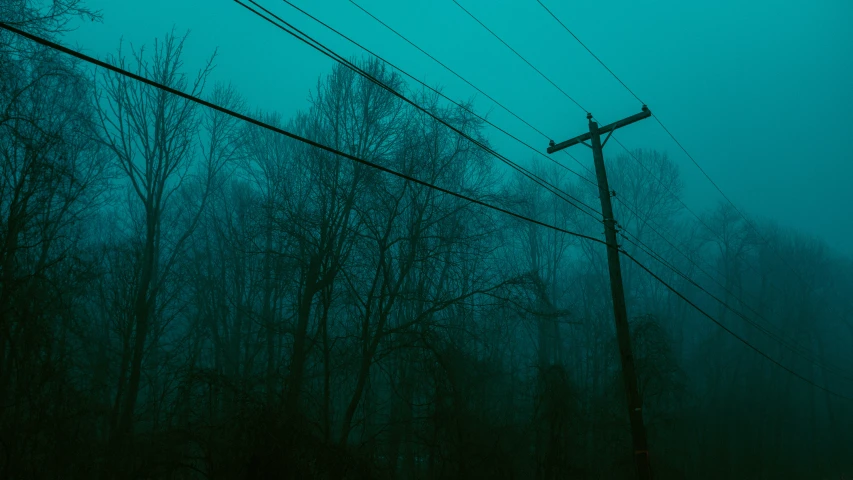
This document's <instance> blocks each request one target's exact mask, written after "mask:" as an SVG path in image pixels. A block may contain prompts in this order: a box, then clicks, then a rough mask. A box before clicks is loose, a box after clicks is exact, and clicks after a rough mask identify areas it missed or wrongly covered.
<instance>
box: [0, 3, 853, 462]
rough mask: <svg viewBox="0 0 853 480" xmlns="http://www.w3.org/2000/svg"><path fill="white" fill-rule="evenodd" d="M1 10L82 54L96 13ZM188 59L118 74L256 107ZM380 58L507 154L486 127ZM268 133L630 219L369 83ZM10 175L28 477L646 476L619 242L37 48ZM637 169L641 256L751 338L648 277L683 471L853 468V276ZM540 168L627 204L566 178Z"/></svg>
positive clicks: (666, 406)
mask: <svg viewBox="0 0 853 480" xmlns="http://www.w3.org/2000/svg"><path fill="white" fill-rule="evenodd" d="M0 13H2V21H4V22H6V23H10V24H12V25H15V26H17V27H18V28H22V29H25V30H27V31H31V32H34V33H37V34H39V35H43V36H46V37H49V38H54V39H61V38H62V34H63V32H65V31H66V30H67V27H68V25H69V22H70V21H73V20H74V19H75V18H78V17H80V16H84V17H90V18H94V19H97V14H96V13H93V12H90V11H88V10H86V9H85V6H84V5H82V4H81V3H80V2H79V1H77V0H56V1H54V2H52V3H50V4H48V5H42V4H41V3H40V2H37V1H31V0H16V1H11V0H4V1H2V2H0ZM184 39H185V37H180V36H176V35H174V34H170V35H167V36H165V37H164V38H162V39H158V40H157V41H156V42H154V43H153V44H152V45H149V48H147V49H141V48H138V49H128V48H127V47H125V48H124V50H121V49H119V50H118V51H117V53H116V54H115V55H114V56H112V57H110V58H109V59H108V60H109V61H110V62H111V63H113V64H116V65H120V66H122V67H123V68H126V69H129V70H131V71H133V72H135V73H139V74H141V75H144V76H146V77H148V78H150V79H152V80H155V81H157V82H159V83H162V84H165V85H167V86H169V87H172V88H176V89H179V90H182V91H185V92H188V93H192V94H193V95H198V96H201V97H203V98H205V99H208V100H210V101H212V102H214V103H217V104H219V105H223V106H226V107H228V108H231V109H234V110H237V111H240V112H250V111H251V110H250V108H249V106H247V105H246V104H245V102H244V101H243V100H242V99H241V97H240V95H239V93H238V92H236V91H235V90H234V89H233V88H232V87H230V86H227V85H220V84H215V83H214V82H212V81H209V80H210V78H209V77H210V73H211V69H212V67H213V65H214V61H215V59H214V58H211V59H210V61H209V62H207V63H206V66H205V67H204V68H202V69H201V70H200V71H197V72H192V71H189V70H188V69H186V68H185V66H184V64H183V62H182V50H183V45H184ZM357 63H358V65H359V67H360V68H361V69H363V70H364V71H365V72H367V73H368V74H369V75H370V76H372V77H374V78H376V79H378V80H380V81H381V82H382V83H384V84H385V85H387V86H390V87H391V88H392V89H394V90H396V91H399V92H404V93H405V95H406V96H408V97H409V98H412V99H413V100H414V101H415V102H416V103H418V104H419V105H423V106H425V108H426V109H427V110H428V111H430V112H432V113H433V114H434V115H435V116H436V117H438V118H440V119H442V121H443V122H447V123H449V124H451V125H453V126H454V127H455V128H457V129H459V130H461V131H463V132H465V134H466V135H468V136H470V137H472V138H475V139H476V140H478V141H479V142H481V143H483V144H486V145H487V144H488V138H487V136H486V131H485V129H484V124H483V122H482V121H481V120H480V119H479V118H478V117H476V116H475V115H473V114H472V113H471V110H470V109H471V108H472V106H471V105H468V104H465V105H463V106H462V107H458V106H455V105H453V106H447V105H446V104H445V103H444V102H442V101H439V100H440V99H439V98H438V97H436V96H435V95H434V94H433V93H430V92H424V91H420V90H417V89H414V88H412V87H411V86H410V85H407V84H406V83H405V82H404V81H403V80H402V79H401V78H400V77H399V76H398V75H396V74H395V73H394V72H392V71H391V70H389V69H387V68H386V67H385V66H384V65H383V64H381V63H380V62H378V61H376V60H373V59H365V60H360V61H358V62H357ZM252 116H254V117H256V118H259V119H261V120H263V121H264V122H267V123H269V124H272V125H276V126H280V127H284V128H287V129H288V130H290V131H294V132H297V133H299V134H300V135H302V136H304V137H307V138H310V139H312V140H315V141H317V142H320V143H322V144H325V145H329V146H331V147H334V148H336V149H339V150H341V151H344V152H347V153H349V154H352V155H355V156H357V157H359V158H363V159H366V160H369V161H371V162H374V163H377V164H379V165H382V166H385V167H388V168H392V169H394V170H396V171H399V172H402V173H404V174H406V175H410V176H413V177H417V178H419V179H422V180H424V181H427V182H429V183H432V184H435V185H438V186H441V187H443V188H446V189H449V190H453V191H456V192H460V193H463V194H465V195H467V196H469V197H472V198H477V199H480V200H483V201H487V202H489V203H493V204H495V205H499V206H501V207H503V208H506V209H510V210H512V211H515V212H518V213H521V214H523V215H525V216H529V217H532V218H536V219H538V220H541V221H543V222H547V223H551V224H554V225H558V226H560V227H562V228H566V229H568V230H572V231H579V232H583V233H587V234H589V235H593V236H597V235H599V233H600V230H601V229H602V225H601V223H600V222H599V221H598V220H597V219H596V218H595V215H592V216H590V215H585V214H584V213H583V212H581V211H580V210H578V209H577V208H575V207H573V206H571V205H569V204H567V203H566V202H564V201H562V200H560V199H558V198H556V197H555V196H554V195H552V194H550V193H548V192H547V191H544V190H543V189H541V188H540V187H538V186H536V185H534V184H532V183H531V182H529V180H528V179H525V178H522V177H521V176H519V175H515V174H512V175H510V174H508V173H507V172H506V171H505V170H504V169H503V168H502V167H499V166H498V164H497V163H496V160H495V159H494V158H492V157H490V156H489V155H488V154H487V153H486V152H485V151H484V150H483V149H481V148H479V147H478V146H476V145H474V144H473V143H472V142H470V141H469V140H466V139H465V138H463V137H461V136H460V135H458V134H456V133H454V132H453V131H451V130H450V129H449V128H447V127H446V126H445V125H443V124H442V123H441V122H439V121H438V120H436V119H435V118H432V117H431V116H429V115H427V114H424V113H423V112H420V111H418V110H415V109H413V108H411V106H409V105H407V104H405V103H403V102H401V101H400V100H399V99H398V98H396V97H395V96H394V95H393V94H392V93H390V92H389V91H388V90H386V89H384V88H381V87H380V86H378V85H377V84H376V83H375V82H373V81H371V80H368V79H366V78H365V77H363V76H362V75H360V74H359V73H356V72H354V71H352V70H350V69H348V68H347V67H344V66H336V67H334V68H333V69H332V71H331V72H330V73H329V74H327V75H324V76H322V77H321V78H320V80H319V81H318V84H317V88H316V89H315V90H314V91H313V92H312V95H311V97H310V108H308V109H307V110H306V111H303V112H299V113H297V114H295V115H293V116H291V117H283V116H281V115H280V114H278V113H272V112H264V111H254V113H252ZM0 155H2V177H0V476H2V477H3V478H63V479H68V478H164V479H166V478H170V479H185V478H217V479H220V478H221V479H231V478H335V479H337V478H407V479H438V478H459V479H463V478H464V479H476V478H483V479H486V478H489V479H492V478H507V479H510V478H540V479H557V478H578V479H593V478H596V479H598V478H602V479H604V478H608V479H609V478H631V475H632V472H633V468H634V467H633V463H632V451H631V449H632V447H631V442H630V438H631V437H630V430H629V427H628V421H627V415H626V411H625V407H624V405H625V400H624V398H625V397H624V392H623V389H622V383H621V372H620V369H619V356H618V351H617V347H616V344H615V335H614V328H613V319H612V318H613V315H612V306H611V301H610V290H609V288H610V287H609V277H608V275H607V265H606V258H605V251H604V247H603V246H602V245H600V244H596V243H590V242H587V241H584V240H582V239H578V238H576V237H571V236H567V235H564V234H561V233H559V232H555V231H553V230H547V229H544V228H542V227H540V226H536V225H533V224H530V223H526V222H523V221H520V220H517V219H513V218H509V217H506V216H503V215H500V214H498V213H496V212H494V211H490V210H486V209H484V208H482V207H481V206H478V205H475V204H472V203H470V202H466V201H463V200H460V199H458V198H455V197H451V196H447V195H444V194H441V193H439V192H437V191H435V190H432V189H429V188H427V187H424V186H421V185H416V184H412V183H408V182H406V181H404V180H402V179H400V178H398V177H394V176H390V175H387V174H384V173H382V172H379V171H377V170H375V169H371V168H369V167H367V166H365V165H361V164H357V163H354V162H351V161H350V160H348V159H345V158H341V157H338V156H335V155H332V154H330V153H328V152H324V151H321V150H318V149H315V148H312V147H310V146H307V145H305V144H301V143H299V142H296V141H294V140H291V139H288V138H286V137H284V136H281V135H278V134H275V133H273V132H270V131H269V130H264V129H261V128H258V127H255V126H251V125H246V124H244V123H242V122H240V121H238V120H235V119H234V118H232V117H229V116H226V115H224V114H221V113H218V112H215V111H212V110H208V109H204V108H202V107H200V106H198V105H196V104H194V103H192V102H189V101H186V100H184V99H181V98H178V97H175V96H173V95H170V94H167V93H164V92H162V91H160V90H157V89H154V88H151V87H148V86H144V85H141V84H139V83H137V82H135V81H133V80H130V79H127V78H125V77H122V76H120V75H117V74H114V73H109V72H104V71H95V70H93V69H91V68H90V67H88V66H86V65H81V64H79V63H77V62H75V61H72V60H71V59H69V58H68V57H63V56H62V55H61V54H58V53H55V52H52V51H50V50H49V49H45V48H42V47H39V46H36V45H34V44H32V43H30V42H28V41H26V40H24V39H21V38H18V37H16V36H15V35H13V34H11V33H9V32H7V31H2V32H0ZM631 155H633V156H634V157H636V159H635V158H632V157H631V156H628V155H621V156H615V157H612V158H608V168H609V173H610V177H611V186H612V187H613V189H614V190H615V191H616V192H617V198H618V199H619V201H618V202H617V204H616V209H617V219H618V220H619V222H620V228H621V229H622V230H623V235H622V238H621V240H622V241H623V246H624V247H625V249H626V250H627V251H628V252H629V253H630V254H631V255H633V256H634V257H636V258H637V259H638V260H639V261H640V262H642V263H643V264H644V265H647V266H648V267H649V268H650V269H651V270H653V271H654V272H656V273H657V274H658V275H659V276H660V277H661V278H662V279H663V280H664V281H665V282H667V283H668V284H669V285H671V286H672V287H674V288H675V289H676V290H678V291H680V292H682V293H684V294H685V295H686V296H687V297H688V298H690V299H692V300H693V301H694V302H695V303H696V305H697V306H698V307H699V308H701V309H702V310H703V311H704V312H707V313H708V314H709V315H711V316H712V317H713V318H714V319H716V320H718V321H719V322H721V323H722V324H723V325H724V326H725V327H726V328H727V329H729V330H730V332H726V331H725V330H723V329H722V328H720V327H719V326H717V325H715V324H714V323H713V322H712V321H711V320H710V319H708V318H707V317H706V316H704V315H703V314H702V313H700V312H699V311H697V310H696V309H694V308H693V307H692V306H690V305H688V304H687V303H685V302H684V301H682V300H681V299H679V298H678V297H677V296H675V295H673V294H672V292H671V291H670V290H669V289H668V288H667V287H666V286H665V285H663V284H662V283H660V282H658V281H657V280H655V279H654V278H652V277H651V276H650V275H648V274H647V273H646V272H645V271H643V270H642V269H641V268H640V267H638V266H637V265H635V264H634V263H632V262H630V261H628V260H625V261H624V263H623V267H624V277H625V287H626V295H627V302H628V306H629V314H630V317H631V333H632V337H633V342H634V353H635V357H636V363H637V366H638V371H639V377H640V378H639V384H640V388H641V394H642V397H643V402H644V409H645V419H646V423H647V425H648V431H649V440H650V445H651V461H652V465H653V467H654V469H655V475H656V478H659V479H667V478H672V479H679V478H690V479H701V478H708V479H712V478H713V479H719V478H839V476H840V475H841V474H843V473H845V472H846V473H847V475H851V474H853V464H851V458H853V457H851V456H850V451H851V447H853V429H851V428H850V426H851V425H853V408H851V405H853V403H851V401H850V400H846V399H843V398H840V397H839V396H837V395H834V394H833V393H839V394H842V395H847V396H853V386H851V383H853V382H851V373H848V372H850V371H851V370H853V369H851V367H850V365H851V364H853V362H851V360H853V349H851V345H853V323H851V322H853V318H851V313H853V295H851V292H853V262H851V260H850V259H847V258H844V257H841V256H839V255H837V254H835V253H833V252H831V251H830V250H828V249H827V247H826V246H824V244H823V243H821V242H820V241H819V240H816V239H811V238H809V237H806V236H804V235H802V234H799V233H797V232H794V231H791V230H787V229H785V228H782V227H778V226H775V225H772V224H770V223H767V222H760V221H757V220H750V221H751V222H753V223H754V225H756V226H757V228H753V227H752V226H750V225H749V224H747V221H746V220H745V219H744V218H743V217H742V216H741V215H740V213H739V212H737V211H735V210H734V209H732V208H731V207H729V206H725V205H722V206H720V207H718V208H716V209H713V210H712V211H709V212H706V213H703V214H700V220H697V219H696V218H693V217H691V216H690V215H689V214H685V213H686V212H685V207H684V205H683V204H682V203H681V202H680V201H679V199H678V198H679V197H678V195H679V194H680V192H681V190H682V188H683V186H682V183H681V180H680V178H679V171H678V168H677V166H676V165H675V164H674V163H672V162H671V161H670V160H669V159H668V158H667V156H666V155H665V154H664V153H661V152H657V151H653V150H637V151H635V152H632V154H631ZM636 160H639V162H637V161H636ZM535 170H536V172H537V174H538V175H539V176H541V177H543V178H546V179H547V180H548V181H549V182H551V183H553V184H555V185H558V186H559V187H560V188H561V189H563V190H565V191H568V192H571V193H572V194H573V195H575V196H577V197H580V198H582V199H583V200H584V201H585V202H586V203H588V204H590V205H596V204H597V198H596V197H595V195H597V192H596V191H595V189H594V188H590V186H589V185H587V184H586V183H584V182H582V181H580V180H578V179H577V178H576V177H574V176H571V174H570V173H568V172H567V171H565V170H563V169H559V168H556V167H554V168H552V167H547V168H546V167H545V166H544V165H538V166H536V167H535ZM647 249H650V250H647ZM652 252H657V253H659V254H660V255H661V256H662V258H664V259H666V261H667V262H669V263H668V265H663V264H662V263H660V262H659V261H658V260H657V258H656V256H655V255H654V254H653V253H652ZM670 267H671V268H670ZM691 279H695V283H694V281H692V280H691ZM703 289H704V290H706V291H703ZM709 294H710V295H709ZM711 295H712V296H711ZM737 336H739V337H741V338H743V339H746V340H747V341H748V342H749V343H750V344H751V345H752V346H754V347H755V349H752V348H750V347H749V346H748V345H745V344H744V343H743V342H741V341H739V340H738V339H737V338H736V337H737ZM763 354H766V355H768V356H769V357H770V358H771V359H772V360H774V361H777V362H778V363H779V364H781V366H780V365H776V364H774V363H773V362H772V361H769V360H768V359H767V358H765V357H764V356H763ZM783 367H784V368H783ZM785 368H787V369H790V370H792V371H793V372H795V374H792V373H790V372H788V371H786V370H785ZM797 375H799V376H800V377H802V378H797ZM804 379H805V380H804ZM808 381H811V382H813V383H815V384H816V385H817V386H815V385H810V384H809V383H808ZM823 386H826V387H828V388H829V389H830V390H831V391H825V390H823V389H821V388H820V387H823Z"/></svg>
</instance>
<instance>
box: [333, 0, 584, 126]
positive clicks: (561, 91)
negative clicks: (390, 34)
mask: <svg viewBox="0 0 853 480" xmlns="http://www.w3.org/2000/svg"><path fill="white" fill-rule="evenodd" d="M350 1H352V0H350ZM452 1H453V3H455V4H456V6H457V7H459V8H461V9H462V11H463V12H465V13H467V14H468V16H469V17H471V18H473V19H474V21H475V22H477V23H479V24H480V26H481V27H483V28H485V29H486V31H487V32H489V33H491V34H492V36H494V37H495V38H497V39H498V41H499V42H501V43H503V44H504V46H505V47H506V48H508V49H510V50H511V51H512V53H514V54H515V55H516V56H517V57H518V58H520V59H521V60H522V61H524V63H526V64H527V65H529V66H530V68H532V69H533V70H535V71H536V73H538V74H539V75H540V76H542V78H544V79H545V80H547V81H548V83H550V84H551V85H553V86H554V88H556V89H557V90H559V91H560V93H562V94H563V95H564V96H565V97H566V98H568V99H569V100H571V101H572V103H574V104H575V105H577V106H578V108H580V109H581V110H583V111H584V113H589V110H587V109H585V108H583V107H582V106H581V104H580V103H578V101H577V100H575V99H574V98H573V97H572V96H571V95H569V94H568V93H566V91H565V90H563V89H562V88H560V86H559V85H557V84H556V83H554V81H553V80H551V79H550V78H548V76H547V75H545V74H544V73H542V71H541V70H539V69H538V68H536V67H535V66H533V64H532V63H530V62H529V61H528V60H527V59H526V58H524V56H523V55H521V54H520V53H518V52H517V51H516V50H515V49H514V48H512V47H510V46H509V44H508V43H506V42H505V41H504V40H503V39H502V38H501V37H500V36H498V34H497V33H495V32H493V31H492V30H491V29H490V28H489V27H487V26H486V24H484V23H483V22H481V21H480V19H478V18H477V17H476V16H474V14H473V13H471V12H469V11H468V10H466V9H465V7H463V6H462V5H461V4H460V3H459V2H457V1H456V0H452Z"/></svg>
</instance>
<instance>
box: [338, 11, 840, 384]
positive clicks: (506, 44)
mask: <svg viewBox="0 0 853 480" xmlns="http://www.w3.org/2000/svg"><path fill="white" fill-rule="evenodd" d="M350 1H351V2H352V0H350ZM452 1H453V3H455V4H456V5H457V6H458V7H459V8H461V9H462V10H463V11H464V12H465V13H466V14H468V15H469V16H470V17H471V18H473V19H474V20H475V21H476V22H477V23H478V24H480V26H482V27H483V28H485V29H486V30H487V31H488V32H489V33H491V34H492V35H493V36H494V37H495V38H496V39H497V40H498V41H500V42H501V43H502V44H503V45H504V46H506V47H507V48H509V49H510V50H511V51H512V52H513V53H514V54H515V55H516V56H518V57H519V58H521V59H522V60H523V61H524V62H525V63H526V64H527V65H529V66H530V67H531V68H533V69H534V70H535V71H536V72H537V73H539V74H540V75H541V76H543V77H544V78H545V79H546V80H547V81H548V82H549V83H551V84H552V85H554V86H555V87H556V88H557V89H558V90H559V91H560V92H562V93H563V94H564V95H566V96H567V97H568V98H569V99H570V100H572V101H573V102H574V99H573V98H572V97H571V96H569V95H568V94H567V93H566V92H565V91H563V90H562V89H561V88H560V87H559V86H557V85H556V84H554V82H553V81H551V79H550V78H548V77H547V76H545V75H544V74H543V73H542V72H541V71H540V70H539V69H538V68H536V67H535V66H534V65H533V64H532V63H530V62H529V61H528V60H527V59H526V58H524V57H523V56H522V55H521V54H520V53H518V51H516V50H515V49H514V48H512V47H511V46H510V45H509V44H508V43H506V42H505V41H504V40H503V39H502V38H501V37H500V36H498V35H497V34H496V33H495V32H494V31H492V30H491V29H490V28H489V27H488V26H486V25H485V24H484V23H483V22H482V21H480V20H479V19H478V18H477V17H476V16H475V15H474V14H472V13H471V12H470V11H468V10H467V9H465V8H464V7H463V6H462V5H460V4H459V2H458V1H457V0H452ZM537 1H539V0H537ZM539 3H540V5H542V6H543V8H545V9H546V11H548V13H550V14H551V15H552V16H553V17H554V18H555V20H557V21H558V22H559V19H557V17H556V16H555V15H554V14H553V13H552V12H551V11H550V10H548V9H547V7H545V5H544V4H542V3H541V2H539ZM560 23H561V24H562V22H560ZM563 27H564V28H566V30H567V31H568V32H569V33H570V34H571V35H572V36H573V37H575V39H576V40H577V41H578V42H579V43H581V45H582V46H583V47H584V48H585V49H586V50H587V51H588V52H589V53H590V54H591V55H593V57H595V58H596V60H598V61H599V63H601V64H602V66H604V68H605V69H607V70H608V72H610V73H611V75H613V77H614V78H616V80H617V81H619V83H620V84H622V85H623V86H624V87H625V88H626V89H627V90H628V91H629V92H630V93H631V94H632V95H633V96H634V97H635V98H636V99H637V100H639V101H640V102H641V103H642V100H641V99H640V98H639V97H638V96H637V95H636V94H634V92H633V91H632V90H631V89H630V88H628V86H627V85H625V83H624V82H622V80H621V79H619V78H618V76H616V74H615V73H613V71H612V70H610V68H609V67H607V65H606V64H604V62H603V61H601V59H599V58H598V57H597V56H596V55H595V54H594V53H593V52H592V51H591V50H590V49H589V48H588V47H587V46H586V45H585V44H583V42H581V41H580V39H579V38H577V36H576V35H574V33H573V32H571V30H569V29H568V27H566V26H565V25H563ZM574 103H575V104H576V105H577V106H578V107H579V108H581V109H582V110H586V109H584V108H583V107H582V106H581V105H579V104H578V103H577V102H574ZM644 104H645V103H644ZM655 119H656V120H657V122H658V123H659V124H660V125H661V127H663V128H664V130H665V131H666V132H667V133H668V134H669V135H670V136H671V137H672V138H673V140H675V141H676V143H677V144H678V145H679V147H681V148H682V150H684V152H685V153H686V154H687V155H688V156H690V155H689V153H688V152H687V151H686V149H684V147H683V146H682V145H681V144H680V143H679V142H678V141H677V139H675V137H674V136H673V135H672V134H671V133H670V132H669V131H668V130H667V129H666V127H665V126H664V125H663V123H662V122H661V121H660V119H659V118H657V117H655ZM613 138H614V140H616V142H617V143H618V144H619V145H620V146H621V147H622V148H623V149H625V151H627V152H628V153H629V155H631V157H632V158H634V160H635V161H637V163H638V164H639V165H640V166H642V167H643V168H644V169H646V170H647V171H649V173H651V171H650V170H649V169H648V168H647V167H646V166H645V165H644V164H643V163H642V162H640V161H639V160H638V159H637V158H636V157H635V156H634V155H633V153H632V152H631V151H630V150H628V149H627V148H626V147H625V146H624V145H623V144H622V143H621V142H620V141H619V140H618V138H616V137H615V135H614V136H613ZM690 159H691V160H692V161H693V162H694V164H696V166H697V167H698V168H699V169H700V170H702V169H701V167H699V165H698V163H697V162H696V161H695V159H693V158H692V156H690ZM702 173H703V174H705V176H706V177H707V178H708V180H710V181H711V182H712V183H714V182H713V180H712V179H711V178H710V176H708V175H707V173H705V172H704V170H702ZM653 176H654V175H653ZM655 178H656V179H657V180H658V181H659V183H660V184H661V185H663V186H664V188H666V189H667V191H669V192H670V193H671V194H672V195H673V197H674V198H676V200H677V201H678V202H679V203H680V204H681V205H682V206H683V207H684V208H685V209H686V210H687V211H689V212H690V213H691V214H693V216H694V217H696V219H697V220H698V221H699V222H700V223H701V224H703V225H704V226H705V227H706V228H707V229H708V230H709V231H711V232H712V233H714V234H715V235H717V236H718V237H719V234H718V233H717V232H715V231H714V230H713V229H711V228H710V227H709V226H708V225H707V224H706V223H705V222H704V220H702V218H701V217H699V215H697V214H696V213H695V212H694V211H693V210H692V209H690V207H688V206H687V205H686V204H685V203H684V202H683V201H682V200H681V199H680V198H679V197H678V196H677V195H675V194H674V193H673V192H672V191H671V190H670V189H669V187H668V186H667V185H666V184H664V183H663V181H662V180H660V179H658V178H657V177H655ZM714 186H715V187H717V189H718V190H720V189H719V187H718V186H717V185H716V184H714ZM720 193H721V194H722V193H723V192H722V190H720ZM723 196H724V198H726V200H727V201H729V203H730V204H732V206H733V207H734V208H735V210H737V211H738V213H739V214H740V215H741V216H742V217H743V218H744V219H745V220H746V221H747V223H748V224H749V225H750V227H752V228H753V229H754V226H752V225H751V223H750V222H749V221H748V220H747V219H746V217H745V216H744V215H743V213H742V212H741V211H740V210H738V209H737V207H736V206H735V205H734V204H733V203H732V202H731V200H729V199H728V197H726V196H725V194H723ZM620 203H622V204H623V205H624V204H625V203H624V202H621V201H620ZM759 235H760V234H759ZM765 242H766V240H765ZM690 281H691V282H692V283H694V284H695V282H694V281H692V279H691V280H690ZM697 286H698V284H697ZM700 288H701V287H700ZM706 293H709V292H707V291H706ZM709 295H710V293H709ZM714 298H715V299H716V297H714ZM737 300H738V301H739V302H741V303H742V304H743V305H747V304H746V302H745V301H743V300H742V299H740V298H737ZM750 308H751V307H750ZM733 311H734V310H733ZM734 312H735V314H737V315H739V316H741V317H743V314H741V313H740V312H737V311H734ZM745 320H746V319H745ZM747 321H749V320H747ZM753 326H756V328H759V329H761V328H760V327H759V326H757V325H755V324H753ZM762 331H764V332H765V333H767V334H768V335H769V336H771V338H773V336H772V335H773V334H772V333H770V332H768V331H766V330H762ZM777 341H779V343H780V344H783V345H784V346H786V347H788V348H793V347H790V346H789V345H786V344H784V343H783V342H782V341H781V340H777ZM836 368H837V367H836Z"/></svg>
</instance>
